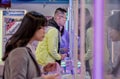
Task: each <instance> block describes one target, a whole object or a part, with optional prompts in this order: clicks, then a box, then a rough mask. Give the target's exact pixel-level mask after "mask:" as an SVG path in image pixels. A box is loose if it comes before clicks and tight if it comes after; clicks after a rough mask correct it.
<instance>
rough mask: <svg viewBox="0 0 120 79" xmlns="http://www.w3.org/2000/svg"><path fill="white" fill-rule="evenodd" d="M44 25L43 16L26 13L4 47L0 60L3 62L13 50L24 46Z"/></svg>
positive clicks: (32, 12) (36, 13)
mask: <svg viewBox="0 0 120 79" xmlns="http://www.w3.org/2000/svg"><path fill="white" fill-rule="evenodd" d="M46 24H47V19H46V18H45V16H44V15H42V14H40V13H38V12H35V11H31V12H28V13H26V15H25V16H24V17H23V20H22V22H21V25H20V27H19V28H18V30H17V31H16V32H15V34H14V35H13V36H12V37H11V38H10V39H9V40H8V41H7V43H6V46H5V53H4V56H3V58H2V60H3V61H4V60H5V59H6V58H7V57H8V55H9V53H10V52H11V51H12V50H13V49H15V48H17V47H24V46H26V45H27V44H28V42H29V41H30V40H31V38H32V37H33V35H34V34H35V32H36V31H37V30H38V29H41V28H42V27H45V26H46Z"/></svg>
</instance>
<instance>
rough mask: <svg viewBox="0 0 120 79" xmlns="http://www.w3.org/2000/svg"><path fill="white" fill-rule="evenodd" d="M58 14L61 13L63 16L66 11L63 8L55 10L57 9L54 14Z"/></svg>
mask: <svg viewBox="0 0 120 79" xmlns="http://www.w3.org/2000/svg"><path fill="white" fill-rule="evenodd" d="M59 12H61V13H62V14H64V13H66V12H67V11H66V9H64V8H57V9H56V10H55V14H57V13H59Z"/></svg>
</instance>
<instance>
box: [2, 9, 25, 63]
mask: <svg viewBox="0 0 120 79" xmlns="http://www.w3.org/2000/svg"><path fill="white" fill-rule="evenodd" d="M25 13H26V10H19V9H16V10H15V9H3V10H0V19H1V20H0V43H1V45H0V64H3V62H2V60H1V58H2V56H3V54H4V50H5V44H6V42H7V41H8V39H9V38H10V37H11V36H12V35H13V34H14V33H15V32H16V30H17V29H18V28H19V26H20V24H21V21H22V18H23V16H24V15H25Z"/></svg>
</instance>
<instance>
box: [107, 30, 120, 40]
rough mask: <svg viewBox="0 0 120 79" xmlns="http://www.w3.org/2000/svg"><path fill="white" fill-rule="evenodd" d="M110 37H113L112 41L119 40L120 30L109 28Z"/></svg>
mask: <svg viewBox="0 0 120 79" xmlns="http://www.w3.org/2000/svg"><path fill="white" fill-rule="evenodd" d="M108 32H109V35H110V38H111V39H112V41H119V40H120V32H118V31H117V30H115V29H112V28H109V30H108Z"/></svg>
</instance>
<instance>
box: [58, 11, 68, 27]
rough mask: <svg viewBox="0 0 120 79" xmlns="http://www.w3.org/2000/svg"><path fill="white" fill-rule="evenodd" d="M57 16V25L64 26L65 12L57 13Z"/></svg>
mask: <svg viewBox="0 0 120 79" xmlns="http://www.w3.org/2000/svg"><path fill="white" fill-rule="evenodd" d="M58 17H59V25H60V26H64V25H65V23H66V13H64V14H59V15H58Z"/></svg>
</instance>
